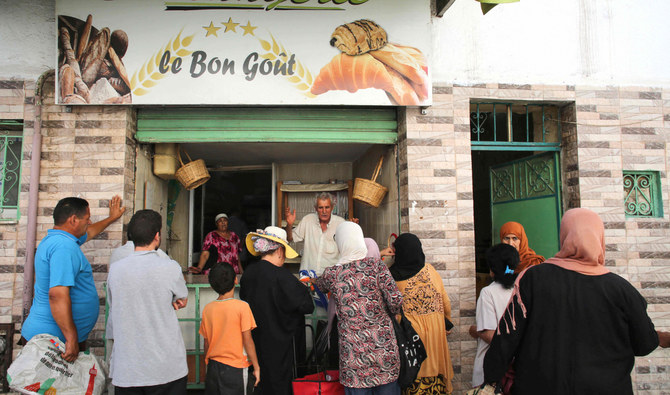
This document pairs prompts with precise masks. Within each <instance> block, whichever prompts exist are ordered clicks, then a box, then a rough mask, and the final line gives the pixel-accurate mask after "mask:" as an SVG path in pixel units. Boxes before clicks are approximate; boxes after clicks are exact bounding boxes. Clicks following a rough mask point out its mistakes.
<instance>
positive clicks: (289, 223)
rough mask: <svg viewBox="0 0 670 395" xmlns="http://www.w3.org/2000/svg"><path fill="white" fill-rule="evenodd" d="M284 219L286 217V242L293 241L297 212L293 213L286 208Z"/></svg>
mask: <svg viewBox="0 0 670 395" xmlns="http://www.w3.org/2000/svg"><path fill="white" fill-rule="evenodd" d="M284 217H286V228H285V229H286V240H288V241H293V224H294V223H295V210H293V212H291V208H290V207H286V210H285V211H284Z"/></svg>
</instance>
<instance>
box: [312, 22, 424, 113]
mask: <svg viewBox="0 0 670 395" xmlns="http://www.w3.org/2000/svg"><path fill="white" fill-rule="evenodd" d="M330 45H332V46H333V47H335V48H337V49H339V50H340V51H341V52H342V53H340V54H337V55H336V56H335V57H334V58H333V59H332V60H331V61H330V62H329V63H328V64H326V65H325V66H324V67H323V68H322V69H321V71H320V72H319V75H318V76H317V77H316V79H315V80H314V84H312V88H311V93H312V94H314V95H320V94H322V93H325V92H328V91H331V90H346V91H349V92H351V93H354V92H356V91H358V90H359V89H367V88H374V89H381V90H383V91H385V92H386V94H387V96H388V97H389V99H390V100H391V102H392V103H393V104H397V105H401V106H412V105H419V104H421V103H422V102H423V101H424V100H426V99H427V98H428V66H427V65H426V58H425V56H424V55H423V54H422V53H421V51H419V50H418V49H416V48H412V47H407V46H403V45H399V44H392V43H389V42H388V41H387V35H386V31H385V30H384V29H382V28H381V27H380V26H379V25H377V24H376V23H374V22H373V21H370V20H367V19H361V20H358V21H355V22H351V23H347V24H344V25H341V26H338V27H337V28H336V29H335V31H334V32H333V34H332V36H331V39H330Z"/></svg>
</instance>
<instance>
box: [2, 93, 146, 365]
mask: <svg viewBox="0 0 670 395" xmlns="http://www.w3.org/2000/svg"><path fill="white" fill-rule="evenodd" d="M53 87H54V83H53V80H47V82H46V83H45V85H44V93H43V97H44V100H43V102H44V106H43V109H42V120H43V121H42V135H43V138H42V154H41V162H40V167H41V169H40V179H39V204H38V216H37V237H36V239H37V242H38V243H39V240H41V239H42V238H43V237H44V236H45V235H46V232H47V230H48V229H51V228H52V227H53V219H52V217H51V215H52V213H53V207H54V206H55V205H56V203H57V202H58V200H60V199H61V198H64V197H67V196H79V197H82V198H85V199H87V200H88V202H89V205H90V208H91V220H92V221H93V222H96V221H98V220H101V219H103V218H105V217H107V215H108V213H109V209H108V207H109V200H110V199H111V197H112V196H114V195H120V196H122V198H123V199H124V201H125V202H130V206H129V207H128V210H127V211H126V214H125V216H124V219H123V221H122V220H119V221H117V222H116V223H114V224H112V225H111V226H109V227H108V228H107V229H106V230H105V231H104V232H102V233H101V234H100V235H98V237H96V238H95V239H93V240H90V241H88V242H87V243H86V244H84V245H83V247H82V250H83V252H84V254H86V256H87V258H88V260H89V262H90V263H91V265H92V268H93V275H94V278H95V281H96V286H97V288H98V294H99V296H100V300H101V310H100V317H99V319H98V323H97V324H96V327H95V329H94V331H93V332H92V334H91V336H90V337H89V339H90V340H89V344H90V345H91V346H93V347H100V346H101V345H102V341H101V339H102V328H103V321H104V292H103V289H102V283H103V282H104V281H105V280H106V278H107V264H108V259H109V255H110V253H111V250H112V249H113V248H114V247H116V246H118V245H120V242H121V235H122V228H123V225H122V224H123V222H127V221H128V219H129V218H130V214H131V212H132V209H133V208H132V198H133V191H134V178H133V173H134V164H133V163H134V158H135V150H134V144H133V142H132V138H131V137H132V130H134V126H133V125H134V118H133V115H132V111H131V110H130V109H128V108H126V107H116V108H115V107H105V108H102V107H64V106H58V105H54V104H52V103H53ZM34 91H35V83H33V82H22V81H0V118H4V119H23V120H24V141H23V145H24V154H23V163H22V173H21V175H22V176H21V193H20V197H19V200H20V203H19V204H20V210H21V213H22V215H21V219H20V221H19V222H18V224H4V223H3V224H0V235H1V237H0V242H2V243H4V247H5V248H3V250H4V252H5V253H4V254H3V255H4V256H2V257H0V261H2V263H0V322H10V321H11V322H14V323H16V325H15V326H16V329H17V334H16V340H18V337H19V336H20V334H19V331H20V322H21V320H22V310H23V303H22V295H23V289H24V283H23V265H24V263H25V252H26V251H25V237H26V228H27V223H28V221H27V220H28V218H27V208H28V190H29V181H30V159H31V157H32V138H33V131H34V103H35V101H34ZM31 287H32V286H31ZM2 291H4V292H2ZM10 310H11V311H10ZM98 351H99V349H98ZM15 353H16V348H15Z"/></svg>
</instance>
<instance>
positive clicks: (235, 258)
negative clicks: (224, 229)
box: [202, 230, 242, 274]
mask: <svg viewBox="0 0 670 395" xmlns="http://www.w3.org/2000/svg"><path fill="white" fill-rule="evenodd" d="M212 246H215V247H216V250H217V251H218V252H219V257H218V259H217V260H216V261H217V262H226V263H229V264H230V265H231V266H232V267H233V269H235V273H236V274H240V273H242V271H241V268H240V258H239V256H240V251H241V250H240V238H239V237H237V235H236V234H235V232H230V239H228V240H226V239H224V238H223V236H221V235H219V234H218V233H216V231H215V230H213V231H211V232H209V233H207V236H205V241H204V242H203V243H202V250H203V251H207V250H209V247H212Z"/></svg>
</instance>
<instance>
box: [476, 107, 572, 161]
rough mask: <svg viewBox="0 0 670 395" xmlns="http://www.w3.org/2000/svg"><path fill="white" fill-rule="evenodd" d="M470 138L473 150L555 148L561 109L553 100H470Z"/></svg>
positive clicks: (558, 140) (558, 137)
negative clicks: (548, 102) (505, 101)
mask: <svg viewBox="0 0 670 395" xmlns="http://www.w3.org/2000/svg"><path fill="white" fill-rule="evenodd" d="M470 131H471V134H470V141H471V144H472V149H473V150H486V149H494V147H495V149H500V147H501V146H507V147H509V148H510V149H514V150H521V151H523V150H529V151H543V150H544V151H558V150H559V149H560V144H561V140H560V138H561V109H560V107H558V106H556V105H552V104H538V103H532V104H529V103H524V104H520V103H504V102H472V103H471V104H470Z"/></svg>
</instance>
